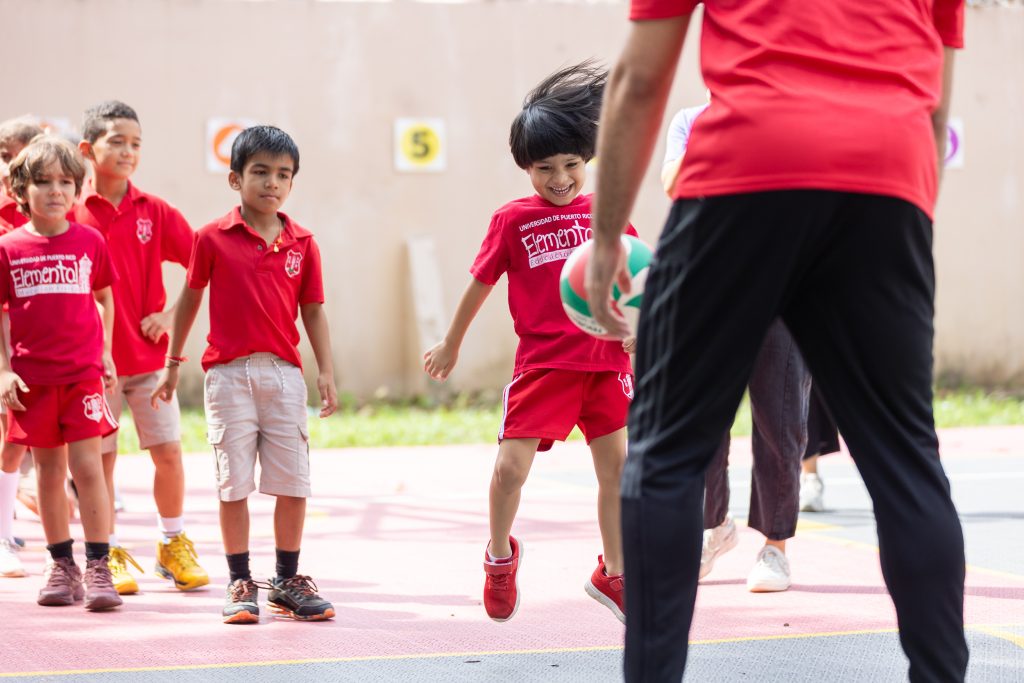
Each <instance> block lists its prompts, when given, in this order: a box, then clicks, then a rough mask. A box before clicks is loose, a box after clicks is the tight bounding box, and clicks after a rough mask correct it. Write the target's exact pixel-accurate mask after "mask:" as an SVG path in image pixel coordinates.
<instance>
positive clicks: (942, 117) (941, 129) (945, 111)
mask: <svg viewBox="0 0 1024 683" xmlns="http://www.w3.org/2000/svg"><path fill="white" fill-rule="evenodd" d="M955 54H956V51H955V50H954V49H953V48H951V47H945V48H943V50H942V97H941V98H940V99H939V106H938V107H937V108H936V109H935V111H934V112H932V131H933V132H934V133H935V150H936V151H937V152H938V155H939V159H938V161H939V180H940V181H941V180H942V171H943V170H944V169H945V166H946V140H947V137H948V135H949V133H948V132H947V130H946V125H947V123H948V122H949V102H950V99H951V97H952V90H953V57H954V55H955Z"/></svg>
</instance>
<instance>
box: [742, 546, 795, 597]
mask: <svg viewBox="0 0 1024 683" xmlns="http://www.w3.org/2000/svg"><path fill="white" fill-rule="evenodd" d="M790 583H791V581H790V578H789V560H787V559H786V556H785V555H784V554H783V553H782V551H781V550H779V549H778V548H776V547H775V546H771V545H766V546H765V547H763V548H761V552H759V553H758V554H757V559H756V560H755V561H754V568H753V569H751V570H750V575H749V576H747V590H748V591H750V592H751V593H777V592H779V591H784V590H786V589H787V588H789V586H790Z"/></svg>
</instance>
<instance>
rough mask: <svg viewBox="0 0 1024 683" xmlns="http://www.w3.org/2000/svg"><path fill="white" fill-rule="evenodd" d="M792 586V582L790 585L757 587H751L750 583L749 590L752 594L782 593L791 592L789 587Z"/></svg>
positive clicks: (776, 584)
mask: <svg viewBox="0 0 1024 683" xmlns="http://www.w3.org/2000/svg"><path fill="white" fill-rule="evenodd" d="M791 585H792V582H790V583H761V584H755V585H750V584H749V583H748V584H747V590H748V591H750V592H751V593H781V592H782V591H787V590H789V587H790V586H791Z"/></svg>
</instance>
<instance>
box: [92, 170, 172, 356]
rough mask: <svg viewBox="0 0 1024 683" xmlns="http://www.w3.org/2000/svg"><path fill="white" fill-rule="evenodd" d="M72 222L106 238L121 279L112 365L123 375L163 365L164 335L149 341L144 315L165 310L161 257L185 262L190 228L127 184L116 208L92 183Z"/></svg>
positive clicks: (117, 288)
mask: <svg viewBox="0 0 1024 683" xmlns="http://www.w3.org/2000/svg"><path fill="white" fill-rule="evenodd" d="M74 216H75V220H76V221H78V222H79V223H82V224H83V225H89V226H92V227H94V228H96V229H97V230H99V231H100V234H102V235H103V236H104V237H106V238H107V245H108V246H109V247H110V260H111V261H112V262H113V264H114V268H115V270H116V271H117V274H118V277H119V278H120V279H119V280H118V282H117V284H116V285H114V363H115V364H116V365H117V372H118V373H119V374H121V375H139V374H142V373H148V372H155V371H156V370H159V369H160V368H162V367H163V366H164V358H165V356H166V355H167V335H164V336H162V337H161V338H160V340H159V341H157V342H155V343H154V342H151V341H150V340H149V339H147V338H146V337H145V336H144V335H143V334H142V327H141V323H142V319H143V318H145V317H146V316H148V315H150V314H151V313H158V312H161V311H163V310H164V307H165V306H166V305H167V291H166V290H165V289H164V277H163V269H162V268H161V266H160V264H161V263H162V262H164V261H173V262H174V263H180V264H181V265H182V266H183V267H187V266H188V259H189V255H190V254H191V253H192V228H190V227H189V224H188V222H187V221H186V220H185V218H184V217H183V216H182V215H181V213H180V212H179V211H178V210H177V209H175V208H174V207H173V206H171V205H170V204H168V203H167V202H165V201H164V200H162V199H160V198H159V197H156V196H154V195H151V194H147V193H145V192H142V191H141V190H139V189H138V188H136V187H135V186H134V185H132V184H131V183H129V184H128V192H127V194H125V196H124V198H123V199H122V200H121V204H120V206H117V207H115V206H114V205H113V204H111V203H110V202H108V201H107V200H106V199H104V198H103V197H102V196H100V195H98V194H96V189H95V188H94V187H93V184H92V182H91V181H90V182H88V183H87V184H86V186H85V188H84V189H83V191H82V198H81V200H80V201H79V202H78V203H77V204H76V205H75V208H74Z"/></svg>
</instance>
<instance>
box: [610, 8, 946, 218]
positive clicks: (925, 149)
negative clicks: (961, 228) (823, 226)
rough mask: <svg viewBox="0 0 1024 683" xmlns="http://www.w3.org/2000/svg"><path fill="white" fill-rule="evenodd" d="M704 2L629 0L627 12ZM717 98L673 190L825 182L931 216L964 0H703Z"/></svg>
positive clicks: (708, 191)
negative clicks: (951, 56) (937, 119)
mask: <svg viewBox="0 0 1024 683" xmlns="http://www.w3.org/2000/svg"><path fill="white" fill-rule="evenodd" d="M698 4H699V3H698V2H697V1H696V0H632V3H631V9H630V18H631V19H633V20H654V19H665V18H669V17H678V16H683V15H686V14H690V13H691V12H693V10H694V9H695V8H696V6H697V5H698ZM703 4H704V19H703V26H702V27H701V39H700V40H701V45H700V50H701V59H700V61H701V65H702V72H703V75H704V82H705V83H707V85H708V87H709V88H710V90H711V106H710V107H709V108H708V110H707V111H706V112H704V113H703V114H701V116H700V118H698V119H697V121H696V123H694V126H693V135H692V138H691V142H690V145H689V147H687V150H686V163H684V164H683V167H682V170H681V172H680V174H679V180H678V181H677V184H676V188H675V193H674V194H675V196H676V197H699V196H704V195H723V194H737V193H746V192H761V191H766V190H785V189H801V188H803V189H823V190H839V191H845V192H862V193H868V194H880V195H887V196H893V197H898V198H901V199H904V200H906V201H908V202H911V203H913V204H915V205H916V206H918V207H919V208H920V209H921V210H922V211H924V212H925V213H927V214H928V215H931V213H932V210H933V208H934V205H935V195H936V191H937V186H938V178H937V170H938V167H937V159H936V156H937V155H936V149H935V139H934V134H933V132H932V121H931V115H932V112H933V111H935V109H936V107H937V105H938V103H939V97H940V95H941V91H942V46H943V45H946V46H948V47H962V46H963V22H964V7H963V5H964V2H963V0H932V1H925V0H857V1H853V0H843V1H842V2H839V1H836V2H803V1H799V0H745V1H744V2H735V1H734V0H728V1H727V0H706V2H704V3H703Z"/></svg>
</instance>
